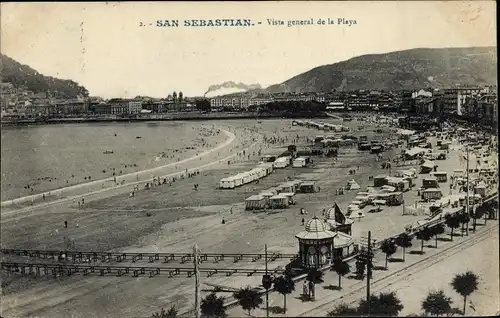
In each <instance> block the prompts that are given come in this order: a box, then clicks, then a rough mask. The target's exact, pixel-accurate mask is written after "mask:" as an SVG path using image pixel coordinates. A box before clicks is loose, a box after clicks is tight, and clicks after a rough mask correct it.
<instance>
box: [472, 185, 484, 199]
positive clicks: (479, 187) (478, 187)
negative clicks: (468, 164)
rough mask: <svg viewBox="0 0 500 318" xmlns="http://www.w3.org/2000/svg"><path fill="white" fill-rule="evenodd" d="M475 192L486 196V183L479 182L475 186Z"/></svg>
mask: <svg viewBox="0 0 500 318" xmlns="http://www.w3.org/2000/svg"><path fill="white" fill-rule="evenodd" d="M474 193H476V194H479V195H480V196H481V197H483V198H484V197H485V196H486V184H484V182H481V183H479V184H478V185H476V186H475V187H474Z"/></svg>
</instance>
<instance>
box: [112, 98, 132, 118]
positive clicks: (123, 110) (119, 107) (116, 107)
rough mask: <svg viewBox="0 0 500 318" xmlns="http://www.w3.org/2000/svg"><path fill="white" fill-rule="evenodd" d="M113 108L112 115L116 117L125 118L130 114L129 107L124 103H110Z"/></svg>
mask: <svg viewBox="0 0 500 318" xmlns="http://www.w3.org/2000/svg"><path fill="white" fill-rule="evenodd" d="M109 104H110V106H111V114H112V115H116V116H123V115H127V114H128V110H129V105H128V103H126V102H123V101H117V102H109Z"/></svg>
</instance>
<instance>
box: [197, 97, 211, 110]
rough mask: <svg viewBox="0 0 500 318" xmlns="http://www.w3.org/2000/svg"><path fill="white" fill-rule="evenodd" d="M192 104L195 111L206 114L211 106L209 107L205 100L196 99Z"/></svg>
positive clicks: (208, 102)
mask: <svg viewBox="0 0 500 318" xmlns="http://www.w3.org/2000/svg"><path fill="white" fill-rule="evenodd" d="M194 104H195V107H196V109H197V110H199V111H203V112H208V111H210V110H212V106H211V105H210V101H209V100H208V99H206V98H203V99H197V100H195V102H194Z"/></svg>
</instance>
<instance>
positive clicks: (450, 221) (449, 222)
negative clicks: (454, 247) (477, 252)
mask: <svg viewBox="0 0 500 318" xmlns="http://www.w3.org/2000/svg"><path fill="white" fill-rule="evenodd" d="M445 218H446V220H445V224H446V226H447V227H449V228H450V229H451V235H450V236H451V240H452V241H453V230H454V229H458V228H459V227H460V220H459V219H458V217H457V216H455V215H450V214H447V215H446V217H445Z"/></svg>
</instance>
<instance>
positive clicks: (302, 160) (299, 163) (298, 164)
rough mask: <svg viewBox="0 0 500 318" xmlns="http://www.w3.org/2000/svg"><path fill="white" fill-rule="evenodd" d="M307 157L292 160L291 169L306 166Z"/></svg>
mask: <svg viewBox="0 0 500 318" xmlns="http://www.w3.org/2000/svg"><path fill="white" fill-rule="evenodd" d="M307 162H308V157H299V158H297V159H295V160H293V163H292V167H294V168H302V167H305V166H307Z"/></svg>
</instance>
